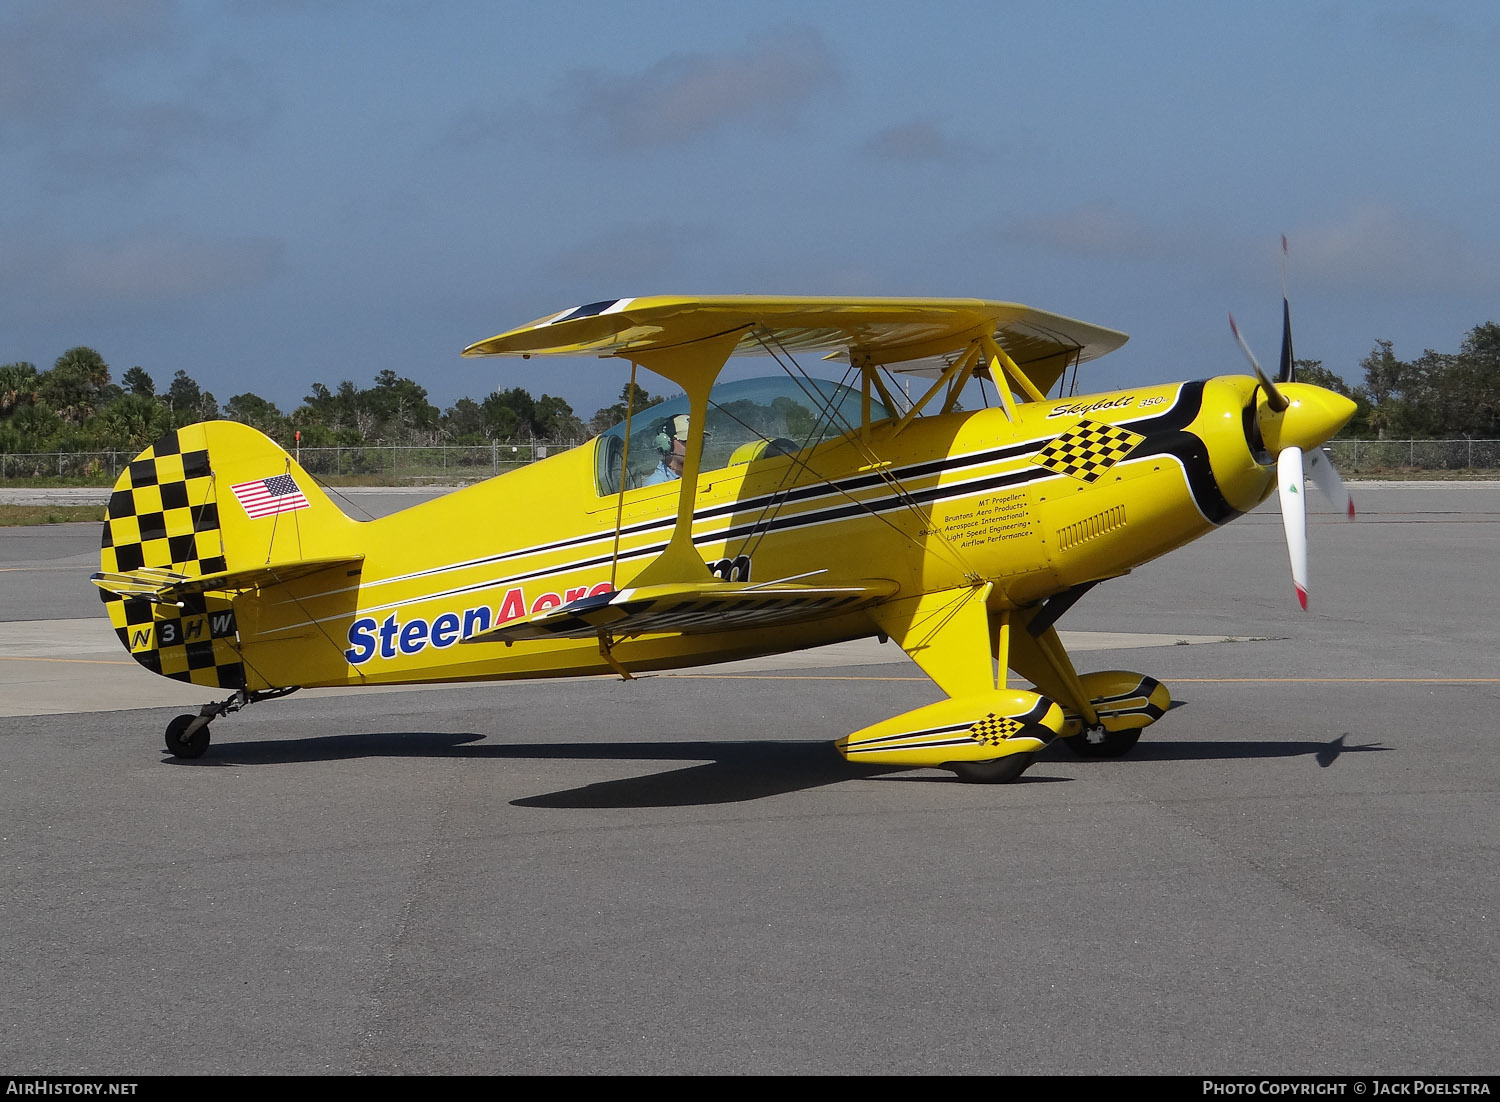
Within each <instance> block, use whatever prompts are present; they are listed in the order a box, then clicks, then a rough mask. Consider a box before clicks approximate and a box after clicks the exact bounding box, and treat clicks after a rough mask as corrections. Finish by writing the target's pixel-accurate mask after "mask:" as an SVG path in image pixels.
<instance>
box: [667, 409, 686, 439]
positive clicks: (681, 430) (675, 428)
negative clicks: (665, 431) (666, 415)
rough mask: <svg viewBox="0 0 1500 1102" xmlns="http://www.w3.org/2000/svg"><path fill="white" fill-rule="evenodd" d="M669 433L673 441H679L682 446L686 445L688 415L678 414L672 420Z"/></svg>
mask: <svg viewBox="0 0 1500 1102" xmlns="http://www.w3.org/2000/svg"><path fill="white" fill-rule="evenodd" d="M671 433H672V436H673V438H674V439H676V440H681V441H682V442H683V443H684V444H686V443H687V438H688V415H687V414H685V413H679V414H678V415H677V416H676V417H674V418H672V428H671Z"/></svg>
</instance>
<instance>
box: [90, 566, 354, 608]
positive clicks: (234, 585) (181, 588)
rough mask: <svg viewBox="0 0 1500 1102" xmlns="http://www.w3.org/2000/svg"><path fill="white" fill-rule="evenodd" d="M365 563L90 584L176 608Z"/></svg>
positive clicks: (145, 570)
mask: <svg viewBox="0 0 1500 1102" xmlns="http://www.w3.org/2000/svg"><path fill="white" fill-rule="evenodd" d="M363 562H364V556H363V555H355V556H354V557H352V558H341V559H296V560H293V561H290V562H282V563H267V564H266V565H265V566H255V567H251V568H249V569H248V570H225V571H220V572H219V573H217V574H202V575H194V576H189V575H187V574H179V573H177V572H176V571H173V570H165V569H162V568H160V567H151V566H143V567H140V568H138V569H136V570H126V571H122V572H118V573H117V572H114V571H106V570H101V571H99V572H98V573H97V574H94V575H93V576H92V577H91V578H90V579H89V580H90V581H92V582H93V583H94V584H95V585H97V586H98V587H99V588H100V589H102V590H104V591H105V592H106V593H113V594H115V595H116V596H119V597H128V598H135V599H143V600H147V601H152V602H154V603H156V604H165V605H174V604H176V603H177V602H178V601H180V600H182V598H184V597H195V596H197V595H199V594H201V593H215V592H222V591H225V590H236V589H252V588H254V587H256V586H263V585H277V584H279V583H281V582H289V581H291V580H292V579H294V578H303V577H306V576H307V575H308V574H316V573H318V572H319V571H320V570H333V569H336V568H338V567H344V568H347V569H351V570H352V569H354V568H356V567H358V566H359V565H360V564H361V563H363Z"/></svg>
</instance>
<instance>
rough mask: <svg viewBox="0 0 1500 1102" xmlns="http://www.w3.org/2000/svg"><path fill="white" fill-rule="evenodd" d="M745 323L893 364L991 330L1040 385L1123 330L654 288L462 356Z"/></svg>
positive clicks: (979, 308) (750, 343)
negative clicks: (688, 295)
mask: <svg viewBox="0 0 1500 1102" xmlns="http://www.w3.org/2000/svg"><path fill="white" fill-rule="evenodd" d="M736 330H743V331H744V337H743V338H742V339H741V340H740V343H739V345H738V347H737V348H736V349H735V352H736V353H738V354H742V355H743V354H756V353H760V354H765V353H768V352H770V351H771V350H773V349H777V350H779V349H785V350H786V351H788V352H793V353H796V352H827V353H833V354H835V355H840V354H842V355H840V358H842V356H852V357H854V358H855V359H857V360H860V361H861V362H865V363H871V364H882V365H889V366H891V367H893V369H894V370H898V371H916V372H931V371H934V370H940V369H941V368H942V367H944V366H946V364H947V363H949V362H951V361H952V358H953V357H954V356H955V355H958V354H959V353H961V352H962V351H963V350H964V349H965V348H967V346H968V345H969V343H970V342H971V341H973V340H975V339H976V338H977V337H979V336H980V335H981V334H985V333H988V335H989V336H991V337H993V338H994V339H995V342H996V343H997V344H999V345H1000V347H1001V348H1003V349H1005V351H1006V353H1007V354H1008V355H1009V356H1010V357H1011V359H1012V360H1014V361H1015V362H1016V364H1017V365H1018V366H1019V367H1020V368H1021V370H1022V371H1024V372H1025V373H1026V375H1027V376H1028V377H1029V378H1030V379H1031V381H1032V382H1033V383H1035V384H1036V385H1037V389H1039V390H1041V391H1043V392H1045V391H1046V390H1047V389H1048V387H1050V386H1051V384H1052V383H1053V382H1055V381H1056V380H1057V378H1058V376H1059V375H1061V374H1062V372H1063V370H1064V368H1066V367H1067V366H1068V365H1069V364H1071V363H1074V362H1082V361H1084V360H1092V359H1095V358H1097V357H1099V356H1102V355H1104V354H1105V353H1106V352H1111V351H1113V350H1114V349H1116V348H1119V347H1120V345H1122V344H1124V343H1125V341H1126V340H1127V339H1128V338H1127V337H1126V335H1125V334H1124V333H1121V332H1118V331H1117V330H1114V329H1106V328H1104V327H1102V326H1098V325H1090V324H1089V323H1087V322H1082V321H1077V320H1075V319H1073V318H1067V317H1063V316H1062V315H1061V314H1049V313H1047V312H1046V311H1044V310H1034V309H1032V308H1031V307H1029V306H1022V305H1021V304H1019V303H1015V302H990V301H986V300H984V299H968V298H799V297H778V296H769V295H722V296H711V297H705V298H684V297H677V296H665V295H658V296H654V297H651V298H621V299H610V300H607V301H604V302H595V303H590V304H589V305H587V306H579V307H575V308H574V309H571V310H564V311H563V312H562V313H560V314H553V315H552V316H551V317H545V318H539V319H537V320H536V321H534V322H532V323H531V324H529V325H523V326H521V327H520V328H519V329H512V330H510V331H509V332H507V333H501V334H499V335H498V336H494V337H491V338H489V340H484V341H479V342H478V343H477V344H472V345H470V346H469V347H468V348H466V349H464V355H465V356H503V355H517V356H532V355H536V356H577V355H581V354H585V353H590V354H597V355H619V356H624V357H627V358H628V357H629V356H630V354H631V353H633V352H644V351H647V350H651V349H661V348H667V347H672V346H675V345H682V344H690V343H692V342H693V341H698V340H704V339H706V338H709V337H715V336H719V335H720V334H725V333H732V332H734V331H736Z"/></svg>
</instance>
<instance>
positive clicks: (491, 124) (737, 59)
mask: <svg viewBox="0 0 1500 1102" xmlns="http://www.w3.org/2000/svg"><path fill="white" fill-rule="evenodd" d="M841 82H842V76H841V73H840V70H839V67H838V65H837V63H836V61H835V59H834V56H833V53H832V51H831V50H830V49H829V47H828V45H827V43H826V42H825V41H824V39H823V36H822V34H821V33H820V32H818V31H817V30H816V29H814V28H812V27H805V26H788V27H782V28H779V29H777V30H773V31H769V32H766V33H765V34H762V35H757V36H754V37H752V38H750V39H749V40H747V41H746V43H745V44H744V45H743V46H741V47H739V48H736V49H730V50H725V51H721V52H718V53H713V52H695V53H677V54H671V55H669V56H667V57H665V58H663V59H662V60H660V61H658V62H656V63H655V64H654V65H652V66H651V67H649V68H648V69H645V70H644V71H642V72H639V73H636V74H633V75H624V76H622V75H617V74H613V73H604V72H599V71H588V70H580V71H575V72H573V73H571V74H569V75H568V77H567V78H566V79H565V80H563V81H562V82H561V84H560V85H559V86H558V87H557V88H556V89H555V90H554V92H553V94H552V95H551V96H549V97H548V99H547V103H548V104H549V106H547V107H540V108H539V107H536V106H534V105H531V104H521V105H518V106H516V107H514V108H510V109H502V110H495V109H491V108H487V107H474V108H471V109H470V110H469V111H467V112H465V113H464V114H463V115H462V116H461V117H460V118H459V119H458V120H457V122H456V123H455V125H454V126H453V127H452V129H451V131H450V141H452V142H453V143H455V144H459V145H464V144H470V143H472V142H475V141H492V140H494V139H495V138H497V137H499V136H501V135H504V134H507V133H510V132H513V131H515V130H517V129H522V130H526V131H528V132H530V133H532V134H533V135H538V136H543V137H549V136H550V137H552V138H555V137H557V136H558V135H559V134H561V135H564V136H566V137H568V138H569V139H571V140H573V141H576V142H580V143H582V144H584V145H586V146H588V147H589V148H591V149H593V150H596V151H600V152H605V153H631V152H636V151H640V150H651V149H659V148H663V147H670V146H681V145H689V144H692V143H695V142H699V141H703V140H705V139H708V138H711V137H713V136H714V135H716V134H718V133H721V132H723V131H725V130H729V129H732V128H735V127H743V128H747V129H750V130H752V131H757V132H762V133H776V132H785V131H789V130H793V129H795V127H796V125H797V123H798V120H799V117H800V115H801V114H802V112H803V111H804V110H805V109H806V108H807V106H808V104H810V103H811V102H813V101H814V100H815V99H816V98H817V97H818V96H819V95H821V94H823V93H824V92H826V91H828V90H829V89H831V88H834V87H837V86H838V85H839V84H840V83H841ZM551 105H556V106H551Z"/></svg>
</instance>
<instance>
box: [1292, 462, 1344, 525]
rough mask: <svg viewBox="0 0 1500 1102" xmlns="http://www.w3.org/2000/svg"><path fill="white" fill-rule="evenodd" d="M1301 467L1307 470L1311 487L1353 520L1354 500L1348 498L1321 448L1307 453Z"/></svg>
mask: <svg viewBox="0 0 1500 1102" xmlns="http://www.w3.org/2000/svg"><path fill="white" fill-rule="evenodd" d="M1303 465H1304V466H1305V467H1306V468H1307V473H1308V474H1310V475H1312V480H1313V485H1315V486H1316V487H1317V488H1318V492H1319V493H1321V494H1322V495H1323V496H1324V497H1326V498H1327V499H1328V500H1329V501H1331V502H1332V503H1333V507H1334V508H1335V509H1337V510H1338V511H1339V512H1341V513H1344V514H1345V515H1347V516H1348V518H1349V519H1350V520H1353V519H1354V499H1353V498H1351V497H1350V496H1349V491H1348V490H1347V489H1346V488H1345V486H1344V480H1343V479H1342V478H1341V477H1339V471H1338V468H1337V467H1335V466H1334V465H1333V460H1331V459H1329V458H1328V456H1326V455H1325V454H1323V449H1322V448H1314V449H1313V450H1312V451H1310V452H1308V453H1307V462H1306V463H1305V464H1303Z"/></svg>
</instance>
